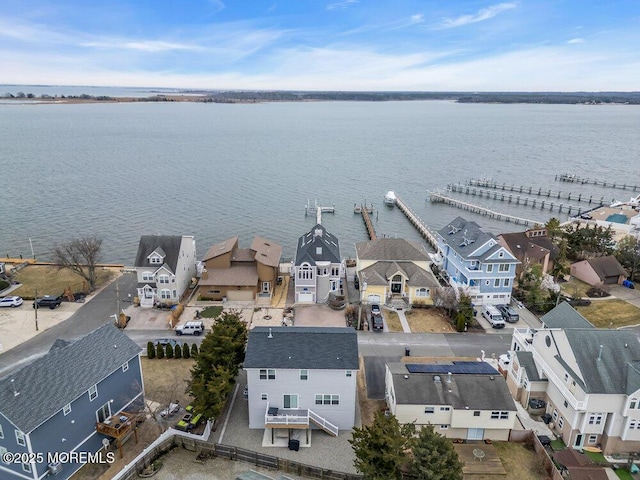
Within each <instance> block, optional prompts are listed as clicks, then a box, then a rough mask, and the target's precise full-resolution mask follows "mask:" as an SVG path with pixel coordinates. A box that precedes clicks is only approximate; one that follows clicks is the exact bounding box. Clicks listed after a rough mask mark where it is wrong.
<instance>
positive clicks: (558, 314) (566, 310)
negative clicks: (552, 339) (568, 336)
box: [540, 302, 595, 329]
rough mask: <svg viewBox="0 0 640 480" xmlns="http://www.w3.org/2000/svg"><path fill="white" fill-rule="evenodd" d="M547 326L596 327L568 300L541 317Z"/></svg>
mask: <svg viewBox="0 0 640 480" xmlns="http://www.w3.org/2000/svg"><path fill="white" fill-rule="evenodd" d="M540 321H541V322H542V323H544V324H545V325H546V326H547V328H565V329H566V328H595V327H594V326H593V325H592V324H591V323H590V322H589V320H587V319H586V318H584V317H583V316H582V315H580V314H579V313H578V312H577V311H576V310H575V309H574V308H573V307H572V306H571V305H569V303H568V302H561V303H560V304H559V305H558V306H557V307H554V308H553V310H550V311H549V312H547V313H546V314H544V315H543V316H542V318H541V319H540Z"/></svg>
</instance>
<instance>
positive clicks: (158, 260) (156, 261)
mask: <svg viewBox="0 0 640 480" xmlns="http://www.w3.org/2000/svg"><path fill="white" fill-rule="evenodd" d="M149 263H153V264H155V265H160V264H161V263H162V258H160V257H156V256H153V257H151V258H150V259H149Z"/></svg>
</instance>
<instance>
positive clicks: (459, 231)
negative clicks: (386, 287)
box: [435, 217, 520, 305]
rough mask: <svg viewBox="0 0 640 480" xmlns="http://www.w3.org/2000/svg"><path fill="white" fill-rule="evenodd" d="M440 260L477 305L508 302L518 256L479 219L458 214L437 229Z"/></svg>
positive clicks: (451, 279) (453, 282)
mask: <svg viewBox="0 0 640 480" xmlns="http://www.w3.org/2000/svg"><path fill="white" fill-rule="evenodd" d="M436 238H437V240H438V254H437V256H436V257H435V258H437V264H438V267H439V268H440V270H441V271H442V272H445V273H444V275H443V276H444V277H445V278H447V279H448V281H449V284H450V285H451V286H452V287H454V288H462V289H463V290H464V291H466V292H467V294H468V295H469V296H470V297H471V301H472V302H473V303H474V304H475V305H482V304H491V305H503V304H506V305H508V304H509V303H510V302H511V290H512V288H513V281H514V279H515V277H516V266H517V265H518V264H519V263H520V262H519V261H518V259H517V258H516V257H515V256H514V255H513V254H512V253H511V252H510V251H509V250H508V249H507V248H506V247H504V246H502V245H501V244H500V243H499V241H498V238H497V237H496V236H495V235H493V234H491V233H487V232H484V231H482V229H481V228H480V226H479V225H478V224H477V223H476V222H472V221H468V220H465V219H464V218H462V217H457V218H456V219H455V220H453V221H452V222H450V223H449V224H447V225H446V226H445V227H443V228H441V229H440V230H438V232H436Z"/></svg>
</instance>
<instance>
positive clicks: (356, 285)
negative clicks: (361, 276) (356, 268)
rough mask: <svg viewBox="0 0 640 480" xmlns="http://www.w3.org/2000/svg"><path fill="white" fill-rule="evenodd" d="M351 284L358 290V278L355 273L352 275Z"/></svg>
mask: <svg viewBox="0 0 640 480" xmlns="http://www.w3.org/2000/svg"><path fill="white" fill-rule="evenodd" d="M353 286H354V287H355V288H356V290H360V280H358V275H357V274H356V275H354V276H353Z"/></svg>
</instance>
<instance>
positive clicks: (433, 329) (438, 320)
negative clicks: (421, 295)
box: [406, 308, 455, 333]
mask: <svg viewBox="0 0 640 480" xmlns="http://www.w3.org/2000/svg"><path fill="white" fill-rule="evenodd" d="M406 315H407V322H408V323H409V327H410V328H411V331H412V332H414V333H452V332H455V329H454V328H453V327H452V326H451V324H450V323H449V320H448V319H447V317H446V316H444V315H443V314H442V313H440V312H439V311H438V310H436V309H434V308H426V309H423V308H414V309H412V310H409V311H408V312H406Z"/></svg>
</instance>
